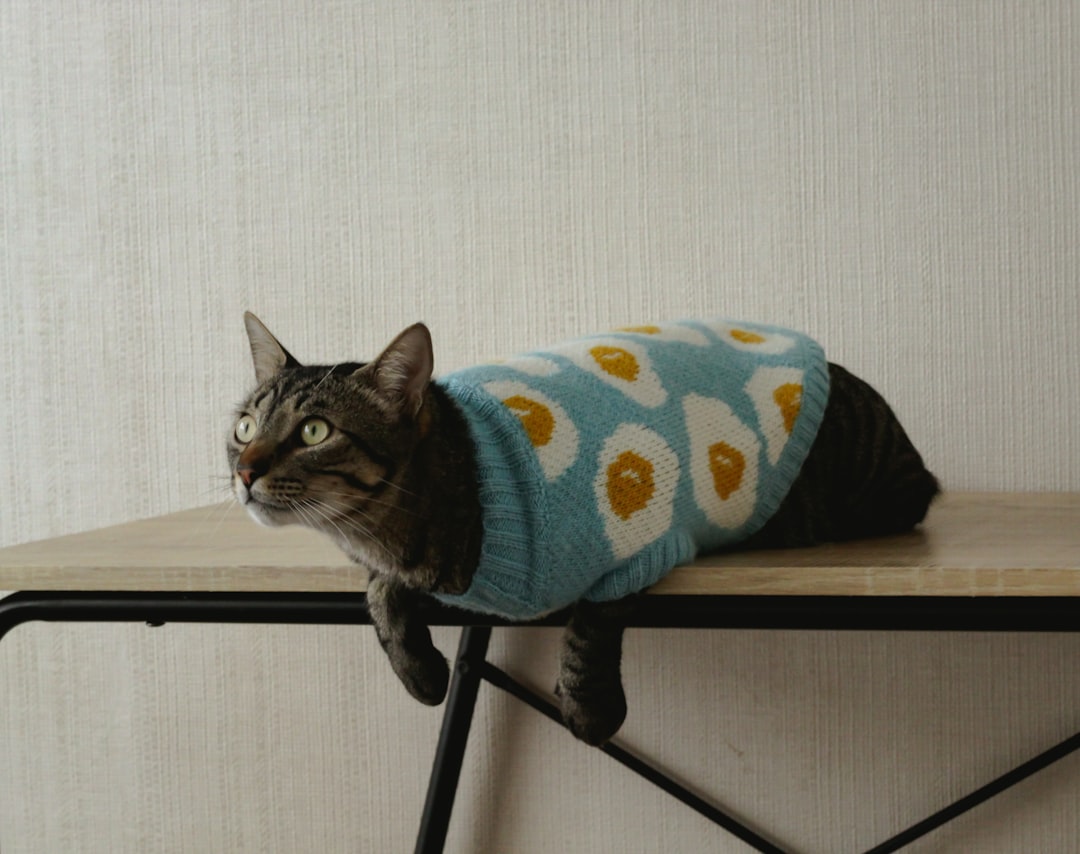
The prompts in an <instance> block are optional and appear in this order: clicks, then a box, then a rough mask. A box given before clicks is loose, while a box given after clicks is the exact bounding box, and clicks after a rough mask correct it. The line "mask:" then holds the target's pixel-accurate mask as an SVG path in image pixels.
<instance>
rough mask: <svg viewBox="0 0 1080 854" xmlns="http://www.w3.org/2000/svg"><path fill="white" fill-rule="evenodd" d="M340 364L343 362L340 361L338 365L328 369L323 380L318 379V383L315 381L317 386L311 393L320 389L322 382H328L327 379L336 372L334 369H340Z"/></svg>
mask: <svg viewBox="0 0 1080 854" xmlns="http://www.w3.org/2000/svg"><path fill="white" fill-rule="evenodd" d="M340 364H341V362H338V364H337V365H334V366H333V367H332V368H330V370H328V371H327V372H326V376H325V377H323V378H322V379H321V380H319V381H318V382H317V383H315V388H313V389H312V390H311V393H315V392H316V391H318V390H319V386H321V385H322V384H323V383H324V382H326V381H327V380H328V379H330V375H331V374H332V373H334V371H336V370H337V369H338V365H340Z"/></svg>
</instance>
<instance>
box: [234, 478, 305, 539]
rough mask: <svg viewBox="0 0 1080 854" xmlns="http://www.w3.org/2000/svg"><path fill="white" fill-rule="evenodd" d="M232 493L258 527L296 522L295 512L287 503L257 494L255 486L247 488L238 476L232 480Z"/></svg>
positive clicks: (273, 526) (270, 526)
mask: <svg viewBox="0 0 1080 854" xmlns="http://www.w3.org/2000/svg"><path fill="white" fill-rule="evenodd" d="M233 493H234V494H235V495H236V500H237V501H239V502H240V504H241V506H242V507H243V508H244V509H245V510H247V512H248V515H249V516H250V517H251V518H252V519H254V520H255V521H256V522H258V523H259V524H260V525H264V526H266V527H268V528H276V527H279V526H281V525H289V524H292V523H295V522H296V521H297V519H296V514H295V511H294V510H293V509H292V508H291V507H290V503H289V502H285V501H280V500H278V499H275V498H273V497H270V496H266V495H261V494H257V493H256V491H255V484H253V485H252V486H250V487H249V486H247V485H246V484H245V483H244V482H243V481H242V480H241V479H240V477H239V475H237V476H235V477H234V478H233Z"/></svg>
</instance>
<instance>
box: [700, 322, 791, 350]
mask: <svg viewBox="0 0 1080 854" xmlns="http://www.w3.org/2000/svg"><path fill="white" fill-rule="evenodd" d="M703 325H705V326H707V327H708V328H709V329H711V330H712V331H713V332H715V333H716V335H717V337H718V338H719V339H720V340H721V341H723V342H724V343H725V344H727V345H728V346H730V347H734V348H735V349H736V350H744V351H747V352H752V353H768V354H769V355H773V356H775V355H778V354H780V353H786V352H787V351H788V350H790V349H791V348H792V347H794V346H795V339H794V338H793V337H791V336H790V335H785V334H784V333H782V332H773V331H772V330H769V329H762V328H760V327H757V326H754V325H751V324H739V323H732V322H730V321H727V320H721V321H706V322H705V323H704V324H703Z"/></svg>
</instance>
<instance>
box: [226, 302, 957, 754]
mask: <svg viewBox="0 0 1080 854" xmlns="http://www.w3.org/2000/svg"><path fill="white" fill-rule="evenodd" d="M245 322H246V324H247V328H248V335H249V339H250V341H251V349H252V357H253V360H254V362H255V369H256V378H257V380H258V385H257V387H256V388H255V389H254V391H253V392H252V393H251V395H250V396H249V397H248V399H247V400H246V401H245V402H244V403H243V404H242V405H241V406H240V407H239V409H238V411H237V413H236V417H237V424H238V427H237V430H236V431H234V434H233V436H232V437H231V439H230V441H229V444H228V456H229V465H230V468H231V471H232V476H233V488H234V491H235V493H236V495H237V498H238V499H239V500H240V502H241V503H242V504H244V505H245V507H247V509H248V511H249V512H250V513H251V515H252V516H253V517H254V518H255V519H256V520H257V521H259V522H261V523H263V524H266V525H282V524H289V523H296V524H301V525H305V526H307V527H310V528H314V529H316V530H319V531H322V532H323V533H325V534H327V535H328V536H330V537H331V538H332V539H333V540H334V541H335V542H336V543H337V544H338V546H340V547H341V549H342V550H343V551H344V552H345V553H346V554H348V555H349V556H350V558H351V559H353V560H355V561H356V562H357V563H359V564H361V565H363V566H365V567H367V569H368V570H369V572H370V574H371V580H370V583H369V588H368V607H369V610H370V613H371V617H372V622H373V623H374V625H375V630H376V634H377V636H378V638H379V642H380V643H381V644H382V646H383V648H384V649H385V650H386V653H387V656H388V658H389V660H390V663H391V665H392V667H393V668H394V671H395V672H396V673H397V675H398V677H399V678H400V679H401V681H402V682H403V684H404V685H405V686H406V688H407V689H408V690H409V692H410V693H411V694H412V695H413V696H414V697H416V698H417V699H419V700H421V701H422V702H425V703H429V704H435V703H439V702H441V701H442V699H443V697H444V695H445V693H446V688H447V681H448V667H447V664H446V660H445V658H444V657H443V656H442V655H441V654H440V653H439V652H438V651H437V650H436V649H435V647H434V646H433V645H432V642H431V634H430V631H429V630H428V628H427V626H426V625H425V624H424V622H423V619H422V616H421V611H422V609H421V608H419V607H418V605H417V603H418V602H419V601H421V600H422V599H424V598H426V594H428V593H432V592H446V593H460V592H462V591H464V590H465V589H467V588H468V586H469V583H470V581H471V579H472V575H473V572H474V571H475V568H476V565H477V562H478V560H479V554H480V542H481V532H482V520H481V511H480V504H479V499H478V489H477V477H476V470H475V458H474V457H475V455H474V451H473V447H472V443H471V440H470V437H469V432H468V428H467V426H466V423H465V421H464V419H463V417H462V416H461V414H460V413H459V412H458V410H457V409H456V407H455V405H454V403H453V402H452V401H451V400H450V399H449V398H448V397H447V395H446V394H445V393H444V392H443V391H442V390H441V389H440V388H439V387H438V386H437V385H435V384H432V383H431V382H430V379H431V370H432V362H433V360H432V356H431V341H430V336H429V335H428V332H427V329H426V328H425V327H423V326H422V325H421V324H417V325H415V326H412V327H410V328H409V329H407V330H405V331H404V332H402V333H401V335H399V336H398V337H397V338H396V339H395V340H394V341H393V342H392V343H391V344H390V345H389V346H388V347H387V348H386V350H384V351H383V353H382V354H381V355H380V356H379V357H378V358H377V359H375V360H374V361H373V362H370V363H353V362H349V363H342V364H339V365H334V366H321V367H304V366H302V365H301V364H300V363H299V362H297V361H296V359H294V358H293V357H292V356H291V355H290V354H289V353H288V351H286V350H285V349H284V348H283V347H282V346H281V345H280V344H279V343H278V342H277V340H276V339H275V338H274V337H273V336H272V335H271V334H270V332H269V331H268V330H267V329H266V327H264V326H263V325H262V324H261V323H260V322H259V321H258V320H257V319H256V318H255V317H254V316H253V315H247V316H246V317H245ZM829 367H830V377H831V383H832V385H831V390H830V397H829V402H828V406H827V408H826V412H825V418H824V422H823V423H822V426H821V429H820V431H819V433H818V437H817V439H816V440H815V443H814V446H813V448H812V449H811V451H810V454H809V456H808V458H807V460H806V462H805V464H804V466H803V468H802V471H801V472H800V474H799V476H798V478H797V479H796V481H795V483H794V485H793V487H792V489H791V492H790V493H789V495H788V496H787V498H786V499H785V500H784V502H783V503H782V505H781V506H780V508H779V510H778V512H777V513H776V515H775V516H774V517H773V518H772V519H771V520H770V521H769V522H768V523H767V524H766V525H765V527H764V528H762V529H761V530H760V531H759V532H758V533H757V534H755V535H754V536H753V537H752V538H751V539H750V540H749V541H747V542H746V543H744V544H742V545H743V546H745V547H752V548H763V547H781V546H798V545H809V544H813V543H817V542H823V541H826V540H839V539H850V538H853V537H863V536H874V535H879V534H888V533H894V532H899V531H905V530H908V529H910V528H911V527H913V526H914V525H916V524H918V523H919V522H920V521H922V519H923V517H924V515H925V514H926V510H927V507H928V505H929V503H930V501H931V500H932V498H933V497H934V495H936V494H937V492H938V484H937V481H936V480H935V479H934V477H933V475H931V474H930V473H929V472H928V471H927V470H926V468H925V467H924V466H923V462H922V459H921V458H920V456H919V454H918V452H917V451H916V450H915V448H914V447H913V446H912V444H911V442H910V440H909V439H908V437H907V435H906V434H905V433H904V430H903V428H902V427H901V426H900V423H899V422H898V421H897V419H896V417H895V415H894V414H893V413H892V411H891V410H890V409H889V406H888V404H886V403H885V401H884V400H883V399H882V398H881V396H880V395H878V394H877V393H876V392H875V391H874V390H873V389H872V388H870V386H868V385H867V384H866V383H864V382H862V381H861V380H859V379H858V378H857V377H855V376H853V375H852V374H850V373H848V372H847V371H846V370H844V369H843V368H841V367H839V366H837V365H830V366H829ZM245 419H246V420H245ZM312 419H315V420H318V421H321V422H323V423H324V424H325V425H326V428H327V429H326V433H325V435H323V434H322V433H321V432H320V431H321V428H319V429H318V430H315V431H314V434H317V435H314V434H313V435H314V438H316V439H318V441H314V440H313V438H312V436H311V435H307V434H306V433H305V429H306V428H305V425H311V424H312V423H313V422H312ZM242 423H243V424H246V425H247V426H245V427H243V428H241V426H240V425H241V424H242ZM248 427H250V428H251V432H248V430H247V428H248ZM312 441H314V443H313V444H312V443H311V442H312ZM632 607H633V601H631V600H623V601H621V602H606V603H595V602H579V603H577V604H576V605H575V606H574V607H573V608H572V609H571V612H570V614H569V615H568V622H567V626H566V630H565V632H564V634H563V643H562V650H561V654H560V662H559V677H558V683H557V686H556V693H557V695H558V697H559V701H560V703H561V707H562V713H563V718H564V720H565V721H566V723H567V725H568V727H569V728H570V729H571V730H572V731H573V732H574V734H575V735H577V736H578V737H579V738H581V739H582V740H584V741H586V742H588V743H590V744H601V743H603V742H605V741H606V740H607V739H609V738H610V737H611V736H612V735H613V734H614V733H615V732H616V731H617V730H618V728H619V727H620V726H621V724H622V721H623V719H624V717H625V715H626V699H625V696H624V693H623V688H622V683H621V676H620V660H621V654H622V652H621V650H622V636H623V627H624V624H625V621H626V615H627V609H629V608H632Z"/></svg>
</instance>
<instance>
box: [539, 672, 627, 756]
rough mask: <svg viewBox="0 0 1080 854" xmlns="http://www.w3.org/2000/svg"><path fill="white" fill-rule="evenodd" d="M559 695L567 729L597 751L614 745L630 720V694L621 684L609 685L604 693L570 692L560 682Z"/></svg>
mask: <svg viewBox="0 0 1080 854" xmlns="http://www.w3.org/2000/svg"><path fill="white" fill-rule="evenodd" d="M555 695H556V696H557V697H558V698H559V706H560V710H561V711H562V718H563V723H565V724H566V727H567V729H569V730H570V732H572V733H573V734H574V736H575V737H577V738H579V739H581V740H582V741H584V742H585V743H586V744H591V745H593V746H594V747H599V746H600V745H602V744H605V743H606V742H608V741H610V740H611V737H612V736H613V735H615V733H617V732H618V731H619V727H621V726H622V724H623V721H624V720H626V694H625V693H624V692H623V689H622V685H620V684H617V683H616V684H615V685H611V684H608V685H607V686H606V689H602V690H582V689H581V688H578V689H577V690H567V689H566V688H564V687H563V684H562V681H561V680H560V681H559V682H558V683H557V684H556V685H555Z"/></svg>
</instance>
